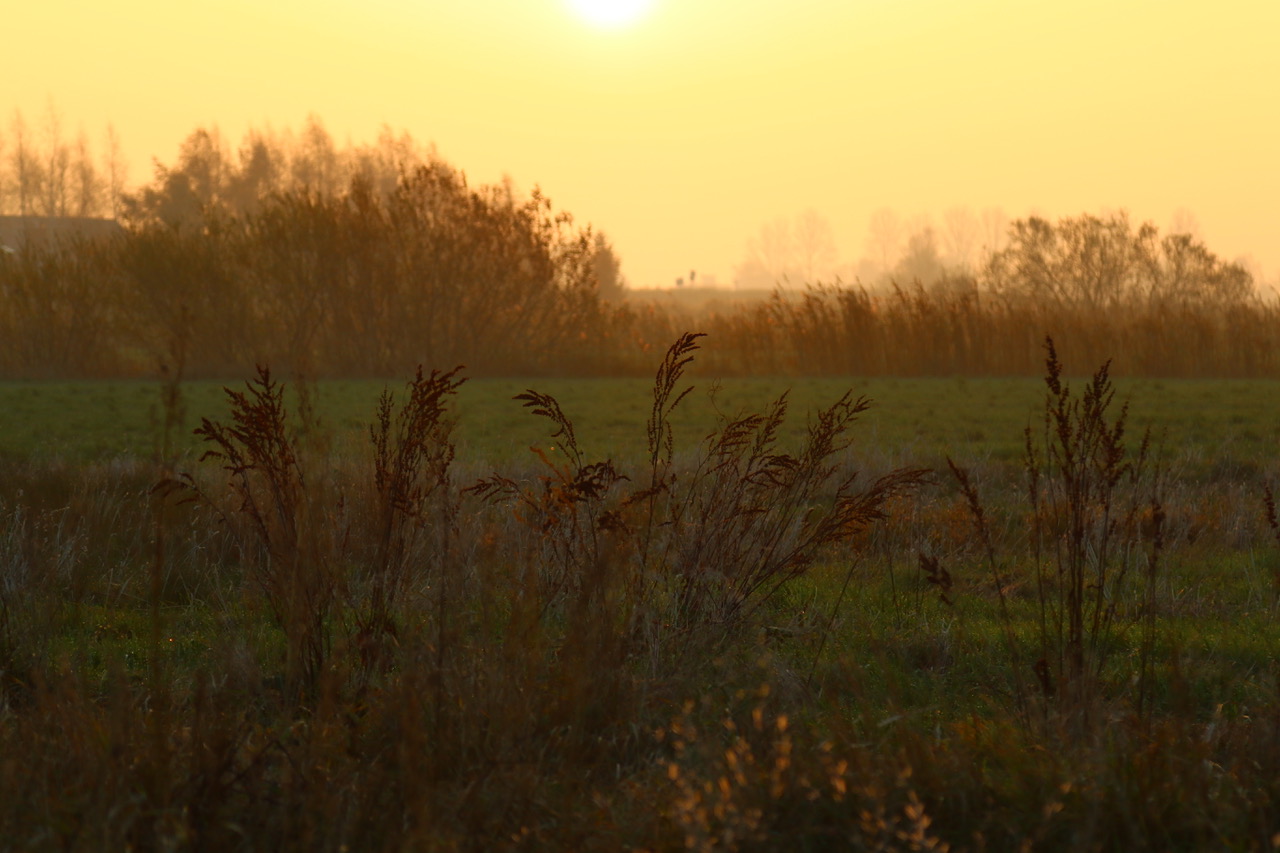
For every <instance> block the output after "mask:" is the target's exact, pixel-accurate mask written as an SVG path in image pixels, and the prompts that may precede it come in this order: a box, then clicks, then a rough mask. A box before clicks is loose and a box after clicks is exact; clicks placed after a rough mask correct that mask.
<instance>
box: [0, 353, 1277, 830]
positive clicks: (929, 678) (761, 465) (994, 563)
mask: <svg viewBox="0 0 1280 853" xmlns="http://www.w3.org/2000/svg"><path fill="white" fill-rule="evenodd" d="M682 340H684V339H682ZM684 344H685V347H684V348H683V349H681V347H680V344H677V345H676V346H675V347H673V349H672V350H671V351H670V352H669V353H668V355H667V357H666V359H665V360H664V361H663V362H662V365H661V367H660V368H659V370H658V373H657V377H656V379H655V380H654V381H647V380H631V379H573V380H570V379H542V378H538V379H528V380H510V379H502V380H499V379H477V380H469V381H467V382H465V383H463V384H461V385H458V384H457V377H451V376H449V375H448V374H445V375H438V374H432V375H428V376H424V377H419V378H418V379H417V380H416V381H414V382H409V383H408V384H407V385H406V383H405V380H404V379H401V380H396V381H391V382H379V381H371V380H359V381H355V380H352V381H345V380H344V381H339V380H325V381H322V382H319V383H314V384H311V385H309V386H307V388H306V391H305V395H304V397H305V400H306V401H307V402H303V401H300V399H299V397H298V396H297V388H296V387H295V386H294V385H293V384H292V383H288V382H285V383H284V385H285V386H286V387H280V386H277V385H266V384H261V383H260V384H257V385H254V386H246V385H245V384H244V383H223V382H212V381H193V382H186V383H183V384H181V386H179V387H178V390H179V391H180V394H179V396H178V397H177V398H173V397H171V398H170V400H169V403H168V404H166V403H165V402H164V398H163V395H162V393H161V392H162V387H161V386H160V385H159V384H158V383H155V382H144V381H109V380H101V381H76V382H57V381H47V382H36V381H23V382H14V381H11V382H5V383H0V413H2V414H0V572H2V573H3V586H0V792H3V796H0V849H24V850H39V849H122V848H126V847H128V848H132V849H161V848H163V849H244V850H256V849H307V850H316V849H320V850H329V849H332V850H341V849H414V850H417V849H423V850H427V849H431V850H435V849H441V850H444V849H476V850H492V849H548V848H551V849H580V850H620V849H637V850H674V849H699V850H720V849H728V850H772V849H786V850H832V849H847V850H945V849H951V850H986V849H992V850H1006V849H1037V850H1038V849H1061V850H1067V849H1071V850H1075V849H1091V850H1135V849H1161V850H1169V849H1185V850H1200V849H1242V850H1250V849H1252V850H1269V849H1275V848H1276V847H1280V664H1278V663H1277V661H1278V660H1280V630H1277V627H1276V626H1277V617H1280V551H1278V550H1277V538H1276V533H1275V529H1274V528H1275V525H1274V524H1269V522H1268V511H1269V509H1268V508H1269V506H1270V512H1271V514H1272V515H1271V518H1272V521H1274V512H1275V510H1274V502H1273V501H1272V502H1271V503H1270V504H1269V503H1268V501H1269V500H1270V498H1269V497H1268V496H1269V492H1268V489H1267V486H1268V482H1269V481H1270V480H1271V478H1272V477H1273V476H1274V474H1275V471H1276V463H1277V459H1278V457H1280V454H1277V452H1276V451H1277V448H1278V447H1280V434H1278V433H1280V419H1278V418H1277V417H1276V413H1277V411H1280V382H1275V381H1271V380H1230V381H1213V380H1193V379H1179V380H1174V379H1159V380H1154V379H1128V378H1123V377H1121V378H1119V379H1117V380H1115V382H1114V385H1112V383H1111V381H1110V378H1109V377H1108V376H1107V375H1106V374H1105V373H1099V374H1094V375H1093V376H1092V377H1090V376H1089V375H1088V374H1083V373H1082V372H1083V370H1084V369H1085V368H1091V367H1096V366H1097V365H1074V364H1073V365H1069V367H1070V368H1071V369H1073V370H1074V371H1076V372H1077V373H1082V375H1078V376H1073V377H1071V378H1066V379H1064V378H1063V377H1062V376H1059V375H1056V374H1055V373H1054V372H1053V370H1050V372H1049V375H1048V376H1047V377H1046V378H1045V379H1038V380H1037V379H1025V378H1009V379H998V378H950V379H948V378H919V379H891V378H874V379H859V378H853V379H821V380H816V379H795V380H792V379H777V380H767V379H735V378H730V379H724V380H718V379H716V378H715V377H713V376H709V375H706V374H704V373H702V372H700V367H701V365H700V364H699V362H698V361H696V360H695V361H692V362H690V361H688V360H687V359H688V358H690V357H693V356H694V350H695V349H696V348H697V346H696V343H695V342H694V341H693V340H684ZM711 346H712V345H710V344H709V345H708V348H710V347H711ZM1063 383H1065V385H1064V384H1063ZM224 384H227V385H230V387H232V388H233V389H236V390H239V391H241V392H243V393H245V397H243V398H242V400H241V402H240V404H238V407H234V406H232V405H231V404H230V403H229V401H228V399H227V396H226V394H225V392H224V391H223V390H222V388H223V385H224ZM246 387H248V390H247V391H246ZM386 387H389V388H390V389H391V390H392V391H393V392H394V393H395V399H394V403H393V404H391V405H389V406H388V407H386V408H385V409H383V410H382V413H381V416H379V409H378V405H379V396H380V395H381V394H382V392H383V390H384V388H386ZM689 387H692V388H693V390H692V391H690V392H689V393H688V395H687V396H685V397H683V398H682V397H681V394H682V392H683V391H684V389H686V388H689ZM529 389H532V390H533V391H534V392H536V393H534V394H532V395H526V396H525V398H524V399H521V400H517V399H513V397H516V395H521V394H525V393H526V392H527V391H528V390H529ZM713 390H714V394H710V393H709V392H710V391H713ZM850 390H852V392H853V397H852V398H845V397H842V395H844V394H845V393H846V392H847V391H850ZM784 391H785V392H787V393H788V395H789V396H788V403H789V409H788V411H786V412H785V413H784V412H782V411H781V410H779V409H777V408H776V407H774V406H773V401H774V400H775V399H777V397H778V395H780V394H781V393H783V392H784ZM1112 392H1114V395H1115V396H1114V399H1112V398H1111V397H1110V396H1109V395H1110V394H1111V393H1112ZM863 395H865V396H866V397H868V398H870V399H872V400H873V401H874V405H873V406H872V407H870V408H869V409H866V410H865V411H864V410H862V409H861V407H860V406H859V405H858V404H857V403H856V398H857V397H858V396H863ZM1126 402H1127V404H1128V412H1127V416H1122V413H1121V407H1122V405H1123V404H1125V403H1126ZM282 406H283V409H281V407H282ZM538 412H541V414H539V413H538ZM205 418H207V419H209V420H210V423H209V424H208V425H207V426H206V427H205V428H204V430H203V432H204V434H203V435H195V434H193V430H194V429H195V428H196V427H197V426H200V425H201V423H202V419H205ZM166 423H167V424H168V426H167V427H166ZM1028 426H1030V427H1031V441H1032V446H1033V457H1032V460H1031V462H1030V463H1028V459H1027V457H1026V451H1027V437H1026V435H1025V433H1024V430H1026V428H1027V427H1028ZM1147 427H1150V428H1151V430H1152V433H1151V435H1152V439H1151V444H1150V447H1149V449H1148V450H1147V451H1146V453H1145V454H1144V452H1143V450H1142V447H1143V431H1144V430H1145V429H1146V428H1147ZM371 428H372V430H373V436H374V440H371V439H370V435H371V433H370V431H371ZM166 430H167V436H168V437H167V439H166V438H165V436H166ZM557 433H559V434H558V435H557ZM531 447H536V448H539V449H541V451H542V453H541V455H539V454H538V453H536V452H534V451H532V450H531ZM166 448H167V451H166V450H165V449H166ZM205 450H216V451H219V452H220V453H222V454H223V458H222V459H220V460H219V459H215V460H206V461H203V462H201V461H200V460H199V456H200V454H201V453H202V452H203V451H205ZM948 458H950V459H951V460H952V461H953V462H954V463H955V465H956V466H957V467H956V470H954V471H952V470H950V469H949V466H948ZM926 469H927V470H926ZM855 471H856V472H858V476H857V477H856V478H854V479H852V480H850V479H849V475H850V474H852V473H853V472H855ZM1029 473H1030V474H1031V475H1033V478H1032V479H1030V480H1028V474H1029Z"/></svg>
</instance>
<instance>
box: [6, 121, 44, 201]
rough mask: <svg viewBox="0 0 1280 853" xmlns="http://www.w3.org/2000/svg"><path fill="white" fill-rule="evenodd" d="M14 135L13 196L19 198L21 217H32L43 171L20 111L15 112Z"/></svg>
mask: <svg viewBox="0 0 1280 853" xmlns="http://www.w3.org/2000/svg"><path fill="white" fill-rule="evenodd" d="M10 127H12V129H13V130H12V133H13V154H11V155H10V162H11V163H12V164H13V167H12V168H13V194H14V196H15V197H16V198H17V202H18V204H17V211H18V215H19V216H30V215H31V214H33V213H34V212H35V209H36V205H37V203H38V200H39V196H40V190H41V187H42V186H43V185H44V178H43V177H42V174H43V169H42V168H41V164H40V161H39V159H38V157H37V156H36V149H35V146H34V145H33V144H32V141H31V131H30V130H29V129H28V127H27V122H26V119H24V118H23V117H22V112H21V111H20V110H14V111H13V119H12V123H11V125H10Z"/></svg>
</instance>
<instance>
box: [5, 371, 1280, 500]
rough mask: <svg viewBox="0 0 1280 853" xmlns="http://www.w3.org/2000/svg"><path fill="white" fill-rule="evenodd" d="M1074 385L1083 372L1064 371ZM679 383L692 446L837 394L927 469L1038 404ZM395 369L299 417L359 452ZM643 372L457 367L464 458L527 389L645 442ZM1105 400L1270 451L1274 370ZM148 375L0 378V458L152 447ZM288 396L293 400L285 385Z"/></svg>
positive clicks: (951, 395) (865, 451)
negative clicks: (854, 401)
mask: <svg viewBox="0 0 1280 853" xmlns="http://www.w3.org/2000/svg"><path fill="white" fill-rule="evenodd" d="M1076 381H1077V382H1080V381H1082V380H1081V378H1079V377H1077V379H1076ZM690 384H691V385H693V386H694V391H693V393H692V394H691V395H690V396H689V397H688V398H687V400H686V401H685V402H684V404H682V407H681V408H680V409H679V410H678V411H677V412H676V413H675V416H674V418H673V423H674V426H675V429H676V431H677V435H678V436H679V441H680V445H681V447H683V448H686V449H693V448H694V447H696V445H697V444H698V442H700V441H701V440H702V439H703V438H704V437H705V436H706V434H707V433H708V432H710V430H711V428H712V427H713V426H714V425H715V421H716V417H717V414H724V415H729V416H733V415H736V414H740V413H742V412H745V411H755V410H758V409H761V408H763V407H764V406H766V405H767V404H768V403H770V402H771V401H773V400H774V399H776V398H777V397H778V395H780V394H782V393H784V392H785V393H787V394H788V398H789V402H790V408H791V410H792V413H793V417H792V418H791V419H790V421H789V423H788V424H787V426H786V428H785V429H784V431H783V434H782V438H783V442H784V444H787V443H792V444H794V442H795V441H797V440H798V439H799V438H800V437H801V436H803V434H804V430H805V418H806V416H807V415H808V414H809V413H811V412H812V411H815V410H816V409H818V408H819V407H822V406H825V405H828V404H830V403H831V402H832V401H833V400H835V399H837V398H839V396H840V395H841V394H843V393H845V392H846V391H852V392H853V393H854V394H856V395H859V396H865V397H867V398H869V399H870V400H871V402H872V404H873V405H872V407H871V408H870V409H869V410H868V411H866V412H865V413H864V414H862V415H861V416H860V418H859V421H858V426H857V428H856V430H855V432H854V435H853V439H854V441H853V447H852V450H853V452H854V454H855V455H866V456H870V457H879V458H881V459H884V458H888V459H893V460H895V461H900V462H904V463H905V462H912V463H915V464H921V465H927V466H930V467H939V466H942V465H943V461H944V458H945V456H947V455H950V456H952V457H953V458H955V459H956V460H958V461H964V462H966V463H969V462H975V461H979V460H1001V461H1007V462H1013V463H1017V464H1020V462H1021V455H1022V450H1023V445H1024V440H1023V429H1024V428H1025V427H1026V426H1027V425H1028V424H1029V423H1032V422H1036V421H1038V420H1039V419H1040V418H1041V417H1042V415H1043V411H1042V399H1041V398H1042V390H1043V382H1042V381H1041V380H1039V379H1025V378H1006V379H998V378H967V377H955V378H945V379H943V378H910V379H885V378H859V377H850V378H847V379H813V378H798V379H792V378H781V377H780V378H773V379H742V378H732V377H731V378H718V377H714V376H706V375H700V374H699V372H698V371H697V370H696V367H695V369H693V370H691V373H690ZM402 385H403V382H402V381H394V380H322V381H320V382H318V383H312V385H311V386H310V389H311V394H312V400H311V405H312V407H313V409H314V418H315V420H316V422H317V423H318V425H319V426H320V428H321V429H322V430H323V431H324V432H325V434H326V435H327V436H329V438H330V440H331V441H332V443H333V449H334V451H335V453H336V454H337V455H339V456H344V457H346V456H350V457H359V456H361V455H362V454H367V453H368V452H369V449H368V429H369V421H370V416H371V413H372V412H373V410H374V407H375V405H376V403H377V401H378V397H379V396H380V395H381V394H382V392H383V391H384V390H388V389H389V390H391V391H392V392H399V391H401V389H402ZM243 386H244V382H243V381H214V380H201V381H192V382H185V383H183V384H182V385H181V406H180V411H179V413H178V420H177V421H176V422H175V424H174V426H173V427H172V441H173V444H174V449H175V451H176V452H178V453H180V454H183V455H185V456H187V457H190V456H198V455H199V453H200V452H202V451H203V447H202V442H201V440H200V439H199V438H198V437H196V436H194V435H193V434H192V431H193V430H194V428H195V427H196V426H198V425H199V423H200V420H201V418H206V417H208V418H218V417H222V416H225V414H226V411H227V399H226V393H225V390H224V389H225V388H228V387H230V388H232V389H241V388H243ZM650 386H651V383H650V382H649V381H648V380H641V379H557V378H528V379H468V380H467V382H466V384H464V385H463V386H462V387H461V388H460V389H459V391H458V393H457V395H456V399H455V401H454V403H453V405H452V406H451V409H450V414H451V416H452V417H453V418H454V419H455V420H456V424H457V428H456V431H455V437H454V441H455V443H456V445H457V448H458V458H459V461H461V462H463V463H474V464H482V463H495V464H496V463H501V464H503V465H508V464H512V463H519V462H521V461H526V460H528V459H529V458H530V453H529V448H530V447H531V446H534V445H547V444H548V443H549V440H548V434H547V430H546V429H545V425H544V424H541V423H539V421H538V420H537V419H535V418H531V417H529V416H528V413H527V411H526V410H525V409H524V408H523V407H522V406H521V404H520V403H519V402H517V401H515V400H514V399H513V398H514V397H515V396H516V395H517V394H519V393H521V392H523V391H525V390H527V389H529V388H533V389H536V390H538V391H541V392H544V393H547V394H550V395H551V396H553V397H555V398H556V399H558V400H559V401H560V403H561V405H562V407H563V408H564V410H565V411H566V413H568V414H570V416H571V417H572V418H573V419H574V421H575V424H576V426H577V429H578V434H579V436H580V439H581V441H582V443H583V446H584V447H585V448H586V449H588V451H589V452H591V453H593V454H596V455H599V456H601V457H610V458H614V459H619V460H635V459H639V458H641V457H642V456H643V455H644V452H645V434H644V424H645V419H646V417H648V414H649V411H648V409H649V404H650V400H649V395H650ZM1116 389H1117V393H1118V403H1124V402H1127V403H1128V404H1129V407H1130V422H1131V424H1132V425H1133V427H1135V428H1136V429H1138V430H1141V429H1144V428H1146V427H1150V428H1151V429H1152V431H1153V437H1154V439H1155V440H1156V441H1157V442H1161V443H1163V444H1164V450H1165V453H1166V456H1167V458H1168V460H1169V461H1177V462H1178V463H1180V464H1183V465H1187V466H1190V467H1191V468H1193V469H1196V470H1197V471H1201V470H1203V471H1205V472H1207V473H1211V470H1210V469H1217V470H1218V471H1219V472H1233V471H1234V472H1238V471H1249V472H1251V473H1252V475H1254V476H1257V477H1261V476H1263V475H1265V474H1269V473H1271V471H1270V469H1269V468H1268V464H1269V463H1270V462H1271V460H1272V459H1273V458H1274V457H1275V456H1276V449H1277V448H1280V419H1278V418H1277V417H1276V412H1278V411H1280V381H1272V380H1246V379H1228V380H1221V379H1141V378H1136V379H1124V378H1119V379H1117V381H1116ZM161 392H162V386H161V385H160V384H159V383H157V382H155V381H144V380H127V381H125V380H96V381H89V380H82V381H9V382H0V412H3V413H4V417H3V419H0V458H2V459H6V460H9V461H14V462H21V461H28V460H53V459H57V460H62V461H67V462H73V463H86V462H102V461H105V460H109V459H112V458H124V459H136V460H146V459H150V458H153V457H154V456H155V455H156V453H157V451H158V449H159V447H160V441H161V434H162V432H163V430H164V424H165V406H164V402H163V397H162V393H161ZM289 405H290V406H291V407H293V408H295V409H296V408H297V406H298V401H297V398H296V395H291V396H290V400H289Z"/></svg>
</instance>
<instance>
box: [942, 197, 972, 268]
mask: <svg viewBox="0 0 1280 853" xmlns="http://www.w3.org/2000/svg"><path fill="white" fill-rule="evenodd" d="M942 222H943V229H942V245H943V252H944V253H945V255H946V257H947V259H948V260H949V261H950V265H951V266H953V267H955V268H957V269H960V270H969V269H972V267H973V256H974V253H975V252H976V251H977V248H978V240H979V234H980V233H981V230H982V226H981V224H980V223H979V221H978V217H977V215H976V214H975V213H974V212H973V209H972V208H970V207H961V206H957V207H952V208H948V210H947V212H946V213H944V214H943V215H942Z"/></svg>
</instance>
